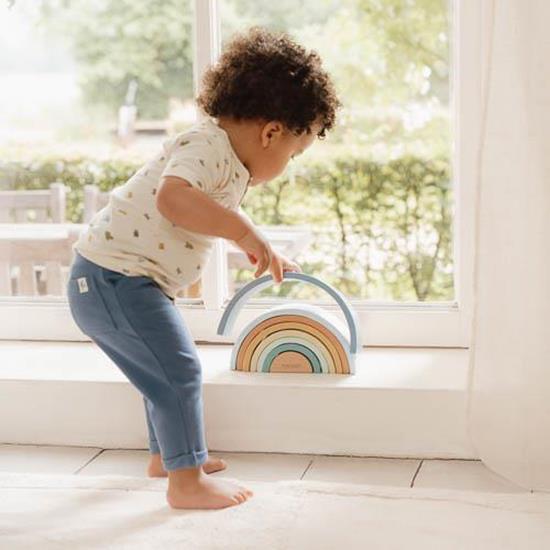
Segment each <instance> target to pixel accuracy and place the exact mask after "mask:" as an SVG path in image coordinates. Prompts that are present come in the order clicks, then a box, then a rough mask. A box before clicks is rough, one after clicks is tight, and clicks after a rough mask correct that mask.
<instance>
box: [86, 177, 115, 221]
mask: <svg viewBox="0 0 550 550" xmlns="http://www.w3.org/2000/svg"><path fill="white" fill-rule="evenodd" d="M108 202H109V192H108V191H100V190H99V187H98V186H97V185H85V186H84V217H83V222H84V223H90V220H91V219H92V218H93V217H94V214H95V213H96V212H98V211H99V210H101V209H102V208H104V207H105V206H106V205H107V203H108Z"/></svg>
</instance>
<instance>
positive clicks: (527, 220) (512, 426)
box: [469, 0, 550, 490]
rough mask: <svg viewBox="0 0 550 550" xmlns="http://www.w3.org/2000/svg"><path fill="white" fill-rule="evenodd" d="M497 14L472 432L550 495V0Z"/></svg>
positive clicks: (484, 157)
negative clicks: (549, 491)
mask: <svg viewBox="0 0 550 550" xmlns="http://www.w3.org/2000/svg"><path fill="white" fill-rule="evenodd" d="M483 1H485V0H483ZM487 1H488V0H487ZM490 19H491V20H490V22H489V24H487V25H485V27H486V32H487V33H488V43H490V46H489V49H488V51H489V55H488V63H487V67H486V69H487V71H486V77H487V82H486V84H487V87H486V110H485V116H484V123H483V127H484V131H483V138H482V149H481V160H480V179H479V189H478V201H477V204H475V205H474V207H475V208H476V212H477V222H478V223H477V228H476V233H477V237H476V239H477V247H476V250H475V259H476V275H475V282H474V285H475V292H474V295H475V300H474V302H475V307H474V321H473V352H472V364H471V367H472V368H471V371H470V394H469V396H470V401H469V429H470V435H471V438H472V442H473V444H474V446H475V448H476V450H477V452H478V454H479V457H480V458H481V459H482V460H483V461H484V462H485V464H486V465H487V466H488V467H489V468H491V469H492V470H494V471H495V472H497V473H499V474H501V475H503V476H505V477H506V478H508V479H510V480H512V481H514V482H516V483H518V484H519V485H522V486H523V487H525V488H529V489H535V490H550V31H549V28H550V1H549V0H493V2H492V10H491V16H490Z"/></svg>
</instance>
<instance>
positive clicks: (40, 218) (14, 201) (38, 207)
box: [0, 183, 67, 223]
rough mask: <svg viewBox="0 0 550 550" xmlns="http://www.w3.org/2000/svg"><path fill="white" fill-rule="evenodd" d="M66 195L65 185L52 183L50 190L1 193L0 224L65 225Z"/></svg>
mask: <svg viewBox="0 0 550 550" xmlns="http://www.w3.org/2000/svg"><path fill="white" fill-rule="evenodd" d="M66 193H67V188H66V186H65V185H64V184H63V183H52V184H51V185H50V186H49V189H38V190H32V191H31V190H21V191H18V190H11V191H0V223H29V222H31V223H32V222H40V223H44V222H52V223H64V222H65V206H66Z"/></svg>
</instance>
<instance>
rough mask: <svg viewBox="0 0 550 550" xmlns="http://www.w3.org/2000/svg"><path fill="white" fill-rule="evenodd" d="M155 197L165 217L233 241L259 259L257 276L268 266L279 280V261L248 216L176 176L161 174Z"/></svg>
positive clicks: (280, 265)
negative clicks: (222, 203)
mask: <svg viewBox="0 0 550 550" xmlns="http://www.w3.org/2000/svg"><path fill="white" fill-rule="evenodd" d="M156 196H157V198H156V206H157V209H158V210H159V212H160V213H161V214H162V215H163V216H164V217H165V218H166V219H167V220H169V221H171V222H172V223H174V224H176V225H178V226H180V227H184V228H185V229H189V230H190V231H194V232H196V233H204V234H206V235H213V236H216V237H222V238H224V239H229V240H232V241H234V242H235V244H236V245H237V246H238V247H239V248H241V249H242V250H243V251H244V252H246V253H247V254H251V255H252V256H254V257H256V258H257V259H258V263H257V269H256V273H255V276H256V277H259V276H260V275H261V274H262V273H263V272H264V271H265V270H266V269H268V268H269V270H270V271H271V274H272V275H273V278H274V279H275V281H277V282H280V281H281V280H282V276H283V275H282V274H283V268H282V264H281V262H280V260H279V259H278V258H277V255H275V254H273V250H272V248H271V245H270V244H269V242H268V241H267V240H266V239H265V238H264V237H263V236H262V235H261V233H260V232H259V231H258V230H257V229H256V228H255V227H254V224H253V223H252V222H251V221H250V219H249V218H248V217H247V216H242V215H240V214H239V213H238V212H235V211H233V210H230V209H229V208H225V207H224V206H222V205H221V204H218V203H217V202H216V201H215V200H213V199H211V198H210V197H209V196H208V195H207V194H206V193H203V192H202V191H200V190H199V189H197V188H194V187H193V186H191V185H190V184H189V182H187V181H186V180H185V179H183V178H179V177H176V176H164V177H163V178H162V182H161V186H160V189H159V191H158V192H157V195H156Z"/></svg>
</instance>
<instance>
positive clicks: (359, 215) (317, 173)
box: [0, 157, 454, 301]
mask: <svg viewBox="0 0 550 550" xmlns="http://www.w3.org/2000/svg"><path fill="white" fill-rule="evenodd" d="M138 168H139V164H137V163H135V162H131V161H122V160H116V161H109V162H98V161H95V160H92V159H88V158H75V159H71V160H59V159H46V160H41V161H33V162H14V163H0V184H1V186H2V187H3V188H12V189H41V188H46V187H47V186H48V185H49V184H50V183H52V182H54V181H59V182H63V183H65V184H66V185H67V186H68V187H69V188H70V190H71V191H70V193H69V195H68V200H67V220H69V221H72V222H81V221H82V212H83V204H82V203H83V192H82V190H83V186H84V185H85V184H88V183H90V184H96V185H98V186H99V188H100V189H101V190H104V191H107V190H110V189H112V188H113V187H116V186H117V185H120V184H122V183H124V182H125V181H126V180H127V179H128V178H129V177H130V176H131V175H132V174H133V173H134V172H135V171H136V170H137V169H138ZM449 170H450V167H449V162H448V160H447V159H430V160H426V159H421V158H417V157H402V158H398V159H396V160H392V161H389V162H385V163H383V162H376V161H373V160H365V159H357V158H353V157H350V158H338V159H335V160H325V161H316V162H314V163H310V164H308V165H302V166H301V167H300V168H299V170H296V173H295V174H294V175H293V176H292V170H289V171H288V172H289V173H290V174H291V175H290V176H289V174H288V173H287V174H286V175H285V176H283V177H280V178H277V179H276V180H274V181H272V182H270V183H268V184H266V185H262V186H261V187H259V188H257V187H256V188H251V189H250V190H249V192H248V193H247V195H246V198H245V202H244V204H243V207H244V208H245V210H246V211H247V212H248V213H249V214H250V215H251V217H252V218H253V219H254V220H255V222H256V223H259V224H309V225H310V227H311V230H312V231H313V233H314V234H315V239H314V241H313V243H312V245H311V246H310V247H309V248H308V250H307V251H306V252H305V253H304V255H303V257H302V258H298V259H297V260H298V261H299V262H300V264H301V266H302V268H303V270H304V271H306V272H308V273H312V274H314V275H317V276H319V277H322V278H323V279H324V280H326V281H327V282H329V283H331V284H334V285H335V286H336V287H337V288H339V289H340V290H341V291H342V292H344V293H346V294H348V295H349V296H355V297H361V298H376V299H395V300H421V301H424V300H452V299H453V296H454V293H453V275H452V272H453V266H452V234H451V229H452V223H451V220H452V213H451V210H452V193H451V184H450V174H449ZM251 273H252V271H249V270H240V271H239V272H237V273H236V274H234V276H235V277H236V279H237V280H240V281H244V280H249V279H250V278H251ZM295 286H296V285H294V284H292V285H283V286H281V287H279V288H273V289H270V290H267V291H264V295H265V294H276V295H289V296H293V297H297V296H300V297H307V296H308V292H310V291H308V290H307V289H300V290H299V291H296V290H294V288H295Z"/></svg>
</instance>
